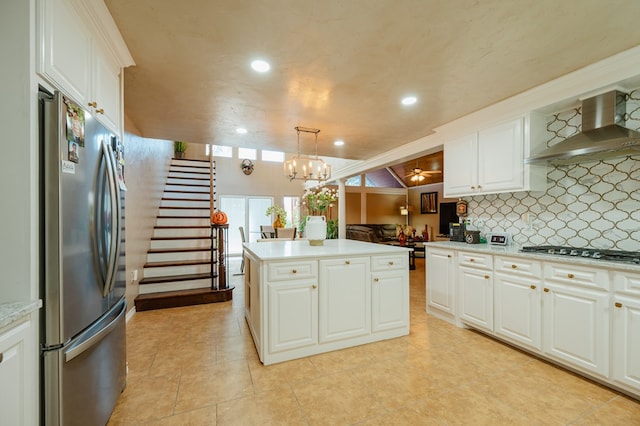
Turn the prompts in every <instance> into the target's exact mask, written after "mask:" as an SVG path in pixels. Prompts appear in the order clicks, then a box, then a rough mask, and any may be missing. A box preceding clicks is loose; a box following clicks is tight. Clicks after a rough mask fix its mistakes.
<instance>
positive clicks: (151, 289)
mask: <svg viewBox="0 0 640 426" xmlns="http://www.w3.org/2000/svg"><path fill="white" fill-rule="evenodd" d="M196 288H211V280H210V279H208V280H193V281H175V282H171V283H158V284H145V285H141V286H140V294H150V293H162V292H163V291H175V290H193V289H196Z"/></svg>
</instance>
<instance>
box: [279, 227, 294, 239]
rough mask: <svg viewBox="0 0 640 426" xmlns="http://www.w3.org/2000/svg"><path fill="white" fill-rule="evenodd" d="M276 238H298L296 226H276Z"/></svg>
mask: <svg viewBox="0 0 640 426" xmlns="http://www.w3.org/2000/svg"><path fill="white" fill-rule="evenodd" d="M276 238H290V239H292V240H295V239H296V228H276Z"/></svg>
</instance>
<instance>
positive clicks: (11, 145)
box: [0, 0, 39, 303]
mask: <svg viewBox="0 0 640 426" xmlns="http://www.w3.org/2000/svg"><path fill="white" fill-rule="evenodd" d="M33 7H34V4H33V0H31V1H24V0H3V1H2V7H1V9H2V12H1V13H0V56H1V57H2V58H5V60H4V61H3V64H2V67H0V93H2V102H0V128H2V155H0V200H1V201H0V203H1V208H0V239H1V241H2V242H1V243H0V273H1V274H2V278H0V303H4V302H10V301H29V300H35V299H36V298H37V295H38V280H39V264H38V262H39V256H38V250H39V246H38V241H39V229H38V215H39V201H38V169H39V165H38V161H39V160H38V141H37V133H36V132H37V125H36V123H37V122H36V120H37V110H36V105H37V86H36V83H35V79H34V78H33V76H34V59H35V53H34V46H33V45H32V40H33V39H32V38H31V37H32V36H33V32H34V30H33V29H34V22H33V18H34V14H33Z"/></svg>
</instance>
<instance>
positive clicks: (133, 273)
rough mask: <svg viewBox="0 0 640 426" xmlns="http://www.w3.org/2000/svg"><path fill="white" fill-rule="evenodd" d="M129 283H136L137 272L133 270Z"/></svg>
mask: <svg viewBox="0 0 640 426" xmlns="http://www.w3.org/2000/svg"><path fill="white" fill-rule="evenodd" d="M131 281H138V270H137V269H134V270H133V272H131Z"/></svg>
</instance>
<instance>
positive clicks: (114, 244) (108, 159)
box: [102, 141, 121, 297]
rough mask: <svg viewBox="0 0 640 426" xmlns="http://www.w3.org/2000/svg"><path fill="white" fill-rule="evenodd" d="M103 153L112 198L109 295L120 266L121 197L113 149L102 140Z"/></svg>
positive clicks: (108, 277)
mask: <svg viewBox="0 0 640 426" xmlns="http://www.w3.org/2000/svg"><path fill="white" fill-rule="evenodd" d="M102 155H103V156H104V162H105V165H106V168H107V170H106V175H107V180H108V181H109V196H110V198H111V206H115V208H112V212H111V230H112V232H111V244H110V245H109V249H110V250H109V258H108V266H107V271H106V277H105V279H104V288H103V290H102V291H103V296H105V297H106V296H107V295H108V294H109V293H110V292H111V291H112V290H113V287H114V285H115V280H116V269H117V268H118V253H119V252H120V214H121V212H120V197H119V196H118V195H119V194H118V192H119V190H118V187H117V186H116V185H117V184H116V175H115V167H114V165H113V163H114V161H115V160H114V159H113V154H112V153H111V149H110V148H109V145H108V144H107V142H104V141H103V142H102Z"/></svg>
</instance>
